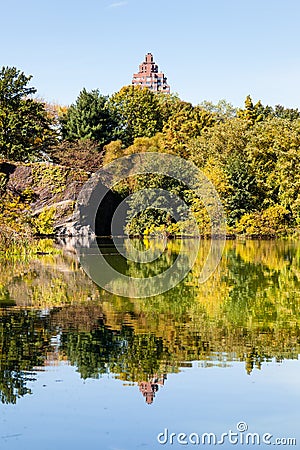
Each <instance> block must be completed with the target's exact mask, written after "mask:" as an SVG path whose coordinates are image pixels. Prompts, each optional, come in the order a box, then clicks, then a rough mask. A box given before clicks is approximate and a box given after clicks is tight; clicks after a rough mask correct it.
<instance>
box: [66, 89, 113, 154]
mask: <svg viewBox="0 0 300 450" xmlns="http://www.w3.org/2000/svg"><path fill="white" fill-rule="evenodd" d="M61 125H62V136H63V138H64V139H67V140H69V141H76V140H78V139H89V140H93V141H96V142H97V143H98V144H99V146H103V145H105V144H107V143H108V142H110V141H111V140H113V135H114V129H115V122H114V119H113V116H112V114H111V110H110V108H109V103H108V97H106V96H104V95H102V94H100V92H99V90H98V89H95V90H92V91H91V92H88V91H87V90H86V89H83V90H82V91H81V92H80V93H79V96H78V98H77V100H76V102H75V103H74V104H73V105H71V106H70V108H68V110H67V112H66V113H65V114H64V115H63V116H62V118H61Z"/></svg>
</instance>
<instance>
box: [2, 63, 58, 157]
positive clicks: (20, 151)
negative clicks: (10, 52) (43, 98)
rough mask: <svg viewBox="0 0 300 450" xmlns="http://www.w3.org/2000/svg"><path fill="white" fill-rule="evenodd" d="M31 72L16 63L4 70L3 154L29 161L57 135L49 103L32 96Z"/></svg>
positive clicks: (3, 68) (45, 148) (43, 149)
mask: <svg viewBox="0 0 300 450" xmlns="http://www.w3.org/2000/svg"><path fill="white" fill-rule="evenodd" d="M31 78H32V77H31V76H26V75H25V74H24V73H23V72H21V71H20V70H17V69H16V68H15V67H2V70H1V72H0V155H2V157H4V158H9V159H15V160H21V161H26V160H29V159H32V158H36V157H39V156H41V155H43V153H44V152H45V151H46V150H47V149H48V147H49V146H50V145H51V144H54V143H55V142H56V139H57V132H56V131H55V127H54V122H53V120H52V119H51V117H50V115H49V114H48V112H47V110H46V108H45V104H44V103H42V102H39V101H37V100H35V99H33V98H31V96H32V95H33V94H35V92H36V89H35V88H34V87H30V86H28V83H29V81H30V80H31Z"/></svg>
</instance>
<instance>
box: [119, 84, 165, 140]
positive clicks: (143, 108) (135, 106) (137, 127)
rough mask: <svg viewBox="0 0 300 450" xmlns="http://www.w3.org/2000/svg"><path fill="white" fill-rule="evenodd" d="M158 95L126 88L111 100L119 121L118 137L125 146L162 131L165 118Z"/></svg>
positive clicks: (138, 87) (139, 89)
mask: <svg viewBox="0 0 300 450" xmlns="http://www.w3.org/2000/svg"><path fill="white" fill-rule="evenodd" d="M160 105H161V101H160V98H159V96H158V95H156V94H155V93H153V92H151V91H150V90H149V89H148V88H142V87H140V86H124V87H122V89H121V90H120V91H119V92H117V93H115V94H114V95H113V96H112V97H111V99H110V106H111V108H112V110H113V112H114V114H115V116H116V119H117V133H116V134H117V137H118V139H120V140H121V141H122V142H123V144H124V145H125V146H128V145H131V144H132V143H133V141H134V139H135V138H137V137H151V136H154V135H155V133H156V132H158V131H161V130H162V126H163V116H162V112H161V108H160Z"/></svg>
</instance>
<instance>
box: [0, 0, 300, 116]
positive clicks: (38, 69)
mask: <svg viewBox="0 0 300 450" xmlns="http://www.w3.org/2000/svg"><path fill="white" fill-rule="evenodd" d="M1 3H2V5H1V27H0V42H1V46H0V66H3V65H4V66H7V65H8V66H16V67H17V68H19V69H21V70H23V71H24V72H25V73H26V74H32V75H33V80H32V85H34V86H35V87H36V88H37V89H38V94H39V96H40V97H43V98H44V99H46V100H48V101H53V102H57V103H60V104H70V103H72V102H74V101H75V99H76V97H77V95H78V94H79V91H80V90H81V89H82V88H83V87H86V88H87V89H88V90H90V89H95V88H99V89H100V91H101V92H102V93H104V94H112V93H113V92H116V91H118V90H119V89H120V88H121V87H122V86H124V85H126V84H130V83H131V77H132V74H133V72H136V71H137V68H138V65H139V64H140V63H141V62H142V60H143V59H144V56H145V54H146V53H147V52H152V53H153V54H154V59H155V61H156V62H157V63H158V64H159V67H160V69H161V70H163V71H164V72H165V74H166V75H167V77H168V82H169V84H170V85H171V89H172V91H173V92H174V91H175V92H178V94H179V95H180V97H181V98H182V99H183V100H187V101H191V102H192V103H194V104H197V103H200V102H201V101H203V100H211V101H213V102H217V101H218V100H219V99H221V98H225V99H227V100H228V101H230V102H231V103H233V104H234V105H235V106H239V105H242V104H243V102H244V99H245V97H246V95H247V94H251V96H252V98H253V100H254V101H257V100H259V99H260V100H261V101H262V102H263V104H269V105H275V104H278V103H280V104H283V105H285V106H288V107H299V108H300V89H299V81H300V51H299V44H300V39H299V37H300V26H299V20H300V2H299V0H280V1H278V0H181V1H179V0H173V1H172V0H165V1H158V0H149V1H146V0H127V1H126V0H124V1H122V0H85V1H83V0H81V1H78V0H27V1H24V0H15V1H13V2H8V1H7V2H4V1H3V2H1Z"/></svg>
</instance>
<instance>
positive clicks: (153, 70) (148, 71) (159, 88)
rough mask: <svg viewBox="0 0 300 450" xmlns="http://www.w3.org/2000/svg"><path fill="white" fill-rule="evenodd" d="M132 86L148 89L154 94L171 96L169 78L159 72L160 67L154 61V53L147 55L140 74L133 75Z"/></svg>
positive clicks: (140, 68) (141, 65) (140, 67)
mask: <svg viewBox="0 0 300 450" xmlns="http://www.w3.org/2000/svg"><path fill="white" fill-rule="evenodd" d="M132 84H133V85H135V86H143V87H147V88H148V89H150V90H151V91H153V92H165V93H167V94H170V86H169V85H168V83H167V77H165V75H164V74H163V73H162V72H158V65H157V64H155V62H154V61H153V55H152V53H147V55H146V57H145V61H144V62H143V63H142V64H140V66H139V72H138V73H134V74H133V78H132Z"/></svg>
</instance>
